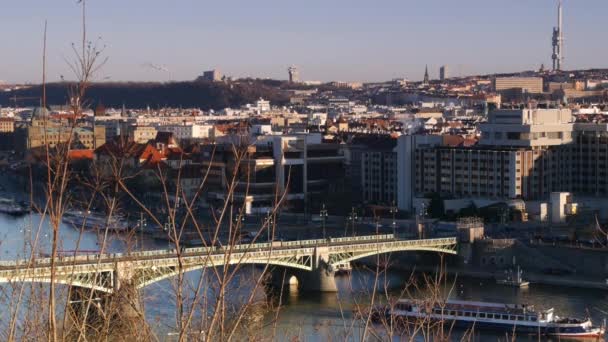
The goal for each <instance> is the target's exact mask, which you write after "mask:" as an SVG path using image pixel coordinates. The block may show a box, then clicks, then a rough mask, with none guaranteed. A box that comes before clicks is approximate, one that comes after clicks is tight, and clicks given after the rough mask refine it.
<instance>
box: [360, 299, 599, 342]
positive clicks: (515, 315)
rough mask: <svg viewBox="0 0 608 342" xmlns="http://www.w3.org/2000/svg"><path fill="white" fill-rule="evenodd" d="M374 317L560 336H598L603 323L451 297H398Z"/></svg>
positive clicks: (377, 310) (524, 306) (531, 307)
mask: <svg viewBox="0 0 608 342" xmlns="http://www.w3.org/2000/svg"><path fill="white" fill-rule="evenodd" d="M372 318H374V319H376V320H378V319H383V318H392V319H393V320H394V321H396V322H398V323H401V324H411V323H413V322H414V323H415V322H419V321H425V320H431V321H443V322H445V323H446V326H452V324H453V326H455V327H461V328H467V329H471V328H473V329H481V330H483V329H485V330H493V331H497V332H507V333H515V334H518V333H525V334H538V335H543V336H554V337H559V338H574V339H577V338H599V337H602V336H604V333H605V327H604V326H601V327H599V326H594V325H593V323H592V322H591V319H589V318H586V319H577V318H560V317H558V316H557V315H555V314H554V312H553V309H548V310H544V311H539V312H537V311H535V310H534V307H533V306H528V305H518V304H501V303H487V302H474V301H464V300H448V301H447V302H445V303H436V304H434V305H431V304H429V303H426V302H423V301H416V300H405V299H403V300H399V301H398V302H397V303H395V304H394V305H393V306H382V307H377V308H375V310H374V312H373V315H372Z"/></svg>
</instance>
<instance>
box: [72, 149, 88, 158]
mask: <svg viewBox="0 0 608 342" xmlns="http://www.w3.org/2000/svg"><path fill="white" fill-rule="evenodd" d="M93 152H94V150H93V149H87V150H70V151H69V153H68V158H69V159H70V160H85V159H88V160H93V155H94V153H93Z"/></svg>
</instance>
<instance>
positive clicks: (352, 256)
mask: <svg viewBox="0 0 608 342" xmlns="http://www.w3.org/2000/svg"><path fill="white" fill-rule="evenodd" d="M395 252H436V253H445V254H453V255H455V254H458V253H457V252H456V251H455V250H454V249H452V248H449V247H422V246H417V247H410V246H407V247H398V246H396V247H393V248H385V249H377V250H367V251H361V252H353V253H337V254H330V256H329V265H330V266H331V267H333V268H334V269H335V268H336V267H337V266H338V265H340V264H344V263H347V262H351V261H354V260H358V259H363V258H366V257H370V256H374V255H381V254H388V253H395Z"/></svg>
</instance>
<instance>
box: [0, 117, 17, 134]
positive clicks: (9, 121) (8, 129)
mask: <svg viewBox="0 0 608 342" xmlns="http://www.w3.org/2000/svg"><path fill="white" fill-rule="evenodd" d="M14 131H15V119H13V118H0V133H13V132H14Z"/></svg>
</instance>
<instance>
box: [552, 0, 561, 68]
mask: <svg viewBox="0 0 608 342" xmlns="http://www.w3.org/2000/svg"><path fill="white" fill-rule="evenodd" d="M552 42H553V55H552V56H551V58H552V59H553V71H560V70H562V62H563V61H564V56H563V55H562V52H563V48H564V35H563V30H562V2H561V0H560V1H559V4H558V6H557V27H554V28H553V41H552Z"/></svg>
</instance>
